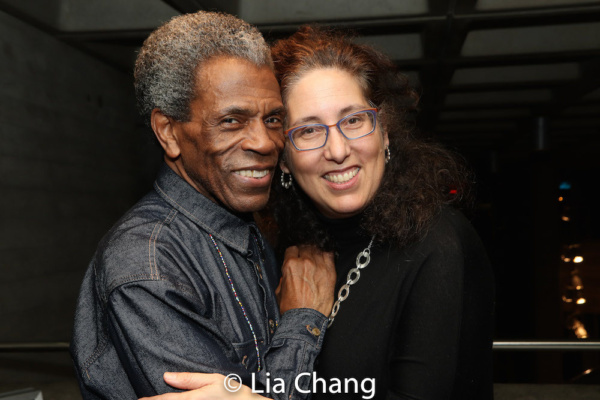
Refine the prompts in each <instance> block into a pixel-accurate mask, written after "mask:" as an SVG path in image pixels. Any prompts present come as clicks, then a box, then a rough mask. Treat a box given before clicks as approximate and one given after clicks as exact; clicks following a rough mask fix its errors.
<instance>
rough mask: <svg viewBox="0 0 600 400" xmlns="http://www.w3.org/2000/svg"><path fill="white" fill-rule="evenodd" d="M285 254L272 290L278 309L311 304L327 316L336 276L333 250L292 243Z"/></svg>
mask: <svg viewBox="0 0 600 400" xmlns="http://www.w3.org/2000/svg"><path fill="white" fill-rule="evenodd" d="M284 257H285V260H284V261H283V266H282V267H281V273H282V277H281V281H280V282H279V286H277V289H276V291H275V294H276V295H277V300H278V301H279V309H280V311H281V313H282V314H283V313H284V312H286V311H288V310H291V309H293V308H312V309H314V310H317V311H319V312H321V313H322V314H323V315H325V316H329V314H331V308H332V307H333V295H334V293H333V291H334V289H335V280H336V273H335V264H334V260H333V253H327V252H323V251H321V250H319V249H318V248H317V247H315V246H292V247H288V248H287V249H286V251H285V256H284Z"/></svg>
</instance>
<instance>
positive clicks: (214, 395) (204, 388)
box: [140, 372, 265, 400]
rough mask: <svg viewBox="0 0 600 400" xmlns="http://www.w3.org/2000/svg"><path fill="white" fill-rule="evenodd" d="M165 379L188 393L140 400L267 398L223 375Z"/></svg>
mask: <svg viewBox="0 0 600 400" xmlns="http://www.w3.org/2000/svg"><path fill="white" fill-rule="evenodd" d="M163 378H164V380H165V382H166V383H167V384H168V385H170V386H173V387H175V388H178V389H187V390H188V391H187V392H180V393H165V394H161V395H158V396H152V397H143V398H141V399H140V400H212V399H215V400H217V399H238V400H246V399H248V400H257V399H265V397H262V396H259V395H258V394H256V393H252V390H250V388H249V387H248V386H245V385H242V384H241V383H239V382H237V381H235V380H232V379H228V378H227V377H225V376H223V375H221V374H203V373H198V372H165V374H164V376H163Z"/></svg>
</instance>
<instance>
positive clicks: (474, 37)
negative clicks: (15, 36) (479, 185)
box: [0, 0, 600, 154]
mask: <svg viewBox="0 0 600 400" xmlns="http://www.w3.org/2000/svg"><path fill="white" fill-rule="evenodd" d="M198 9H209V10H220V11H226V12H230V13H232V14H235V15H238V16H239V17H241V18H242V19H244V20H246V21H248V22H250V23H252V24H255V25H257V26H258V28H259V29H260V30H261V31H262V32H263V33H264V34H265V37H266V38H267V40H269V41H272V40H275V39H277V38H280V37H285V36H286V35H289V34H290V33H292V32H294V31H295V30H296V29H297V28H298V26H300V25H302V24H304V23H309V22H319V23H323V24H326V25H334V26H338V27H341V28H351V29H353V30H355V31H356V32H357V33H358V34H360V35H361V38H360V40H364V41H366V42H369V43H372V44H374V45H375V46H377V47H379V48H380V49H381V50H383V51H384V52H386V53H387V54H388V55H390V56H391V57H392V58H393V59H394V60H395V61H396V62H397V64H398V65H399V66H400V67H401V69H402V70H404V71H406V73H407V74H408V75H409V77H410V79H411V81H412V83H413V85H414V86H415V87H417V88H418V89H419V90H420V92H421V94H422V103H421V113H420V117H419V124H420V126H421V129H422V130H423V131H425V132H427V133H429V134H434V135H436V136H437V137H438V138H440V139H441V140H442V141H444V142H445V143H447V144H450V145H451V146H455V147H457V148H459V149H460V150H461V151H463V152H467V153H473V154H475V153H500V154H511V153H512V154H526V153H528V152H530V151H531V150H532V149H534V148H536V147H537V148H548V147H551V148H569V147H571V148H572V147H576V148H579V149H587V150H588V151H589V149H590V148H595V149H596V150H595V151H596V153H600V152H599V151H598V149H600V140H599V139H600V1H598V0H596V1H590V0H587V1H586V0H450V1H441V0H397V1H394V0H370V1H364V0H361V1H358V0H299V1H282V0H86V1H82V0H28V1H27V2H23V1H21V0H0V10H3V11H4V12H7V13H9V14H12V15H14V16H16V17H18V18H20V19H22V20H24V21H25V22H27V23H29V24H31V25H34V26H36V27H38V28H40V29H42V30H44V31H46V32H48V33H49V34H51V35H53V36H55V37H57V38H58V39H60V40H63V41H65V42H67V43H69V44H71V45H73V46H75V47H77V48H79V49H81V50H84V51H86V52H88V53H90V54H93V55H95V56H97V57H99V58H101V59H103V60H105V61H106V62H107V63H110V64H111V65H113V66H115V67H117V68H119V69H122V70H125V71H128V72H129V71H131V69H132V65H133V60H134V57H135V54H136V51H137V49H138V48H139V46H140V45H141V43H142V41H143V40H144V38H145V37H146V36H147V35H148V34H149V33H150V31H151V30H153V29H154V28H155V27H156V26H158V25H159V24H160V23H162V22H164V21H166V20H168V19H169V18H171V17H172V16H174V15H178V14H180V13H184V12H193V11H196V10H198ZM596 146H598V147H596Z"/></svg>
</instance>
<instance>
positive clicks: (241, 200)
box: [223, 193, 269, 214]
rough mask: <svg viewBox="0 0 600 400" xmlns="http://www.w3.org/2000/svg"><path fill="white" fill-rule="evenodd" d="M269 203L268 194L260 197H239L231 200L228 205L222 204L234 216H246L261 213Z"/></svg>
mask: <svg viewBox="0 0 600 400" xmlns="http://www.w3.org/2000/svg"><path fill="white" fill-rule="evenodd" d="M268 201H269V195H268V193H267V194H266V195H260V196H247V195H245V196H239V197H237V198H234V199H232V201H230V202H228V204H223V205H224V206H225V207H226V208H227V209H229V211H231V212H232V213H234V214H247V213H253V212H257V211H261V210H262V209H263V208H265V207H266V206H267V202H268Z"/></svg>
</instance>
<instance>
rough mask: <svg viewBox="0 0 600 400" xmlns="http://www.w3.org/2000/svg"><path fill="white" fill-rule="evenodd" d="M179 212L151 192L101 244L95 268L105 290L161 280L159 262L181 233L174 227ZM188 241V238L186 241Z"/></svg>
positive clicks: (96, 255) (120, 220) (97, 252)
mask: <svg viewBox="0 0 600 400" xmlns="http://www.w3.org/2000/svg"><path fill="white" fill-rule="evenodd" d="M178 214H179V212H178V210H177V209H175V208H173V207H172V206H171V205H169V204H168V203H167V202H166V201H164V200H163V199H162V198H161V197H160V196H158V195H157V194H156V193H155V192H150V193H149V194H147V195H146V196H145V197H143V198H142V199H141V200H140V201H139V202H138V203H136V204H135V205H134V206H133V207H132V208H131V209H129V210H128V211H127V212H126V213H125V214H124V215H123V216H122V217H121V218H120V219H119V220H118V221H117V222H116V223H115V224H114V225H113V227H112V228H111V229H110V230H109V231H108V233H107V234H106V235H104V237H103V238H102V240H101V241H100V243H99V244H98V248H97V250H96V253H95V255H94V260H93V263H94V268H95V273H96V276H97V279H100V280H101V281H102V286H103V287H104V288H105V289H106V290H107V291H111V290H112V289H113V288H114V287H116V286H119V285H120V284H123V283H127V282H132V281H138V280H159V279H160V274H159V271H158V266H157V261H156V260H157V258H160V257H161V255H162V254H164V253H165V252H168V248H169V247H170V246H172V245H173V244H174V243H182V242H183V241H184V240H182V239H181V238H179V237H180V236H182V233H181V231H180V230H179V229H174V228H173V227H171V225H172V224H173V221H175V220H176V219H177V218H178V216H179V215H178ZM183 239H185V238H183Z"/></svg>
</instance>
